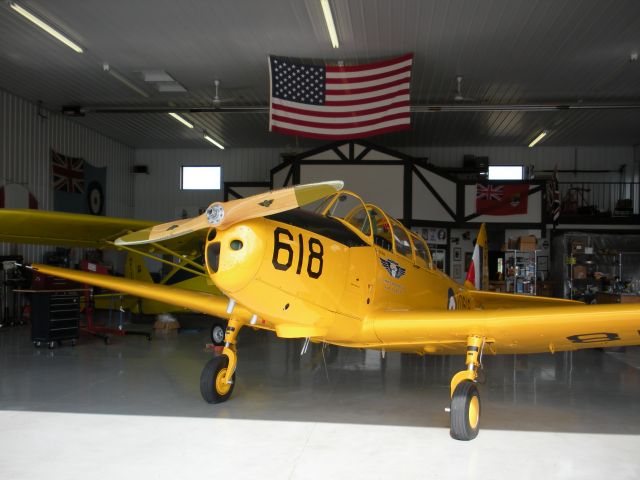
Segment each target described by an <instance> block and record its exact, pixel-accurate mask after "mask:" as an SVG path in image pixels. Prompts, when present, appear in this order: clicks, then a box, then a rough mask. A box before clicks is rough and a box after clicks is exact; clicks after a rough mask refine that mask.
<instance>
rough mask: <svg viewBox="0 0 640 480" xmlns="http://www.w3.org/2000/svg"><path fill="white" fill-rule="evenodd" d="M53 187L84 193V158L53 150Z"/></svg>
mask: <svg viewBox="0 0 640 480" xmlns="http://www.w3.org/2000/svg"><path fill="white" fill-rule="evenodd" d="M51 170H52V173H53V188H54V190H60V191H63V192H69V193H84V160H83V159H82V158H74V157H67V156H65V155H61V154H59V153H58V152H56V151H54V150H51Z"/></svg>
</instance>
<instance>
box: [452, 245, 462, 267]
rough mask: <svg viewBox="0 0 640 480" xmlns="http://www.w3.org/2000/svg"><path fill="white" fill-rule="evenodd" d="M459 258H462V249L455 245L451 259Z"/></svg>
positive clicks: (457, 259) (456, 260)
mask: <svg viewBox="0 0 640 480" xmlns="http://www.w3.org/2000/svg"><path fill="white" fill-rule="evenodd" d="M461 258H462V249H461V248H460V247H455V248H454V249H453V261H454V262H459V261H460V259H461ZM458 266H459V265H458Z"/></svg>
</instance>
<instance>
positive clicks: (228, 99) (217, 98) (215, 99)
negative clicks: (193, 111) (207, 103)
mask: <svg viewBox="0 0 640 480" xmlns="http://www.w3.org/2000/svg"><path fill="white" fill-rule="evenodd" d="M213 85H214V86H215V93H214V96H213V99H212V100H211V103H212V104H213V107H214V108H219V107H220V104H222V103H225V102H233V101H235V100H236V97H226V98H220V95H219V94H218V88H219V87H220V80H214V81H213Z"/></svg>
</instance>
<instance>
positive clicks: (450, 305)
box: [447, 288, 456, 310]
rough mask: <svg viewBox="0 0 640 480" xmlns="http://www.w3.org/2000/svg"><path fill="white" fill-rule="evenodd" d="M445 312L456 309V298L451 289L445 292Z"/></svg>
mask: <svg viewBox="0 0 640 480" xmlns="http://www.w3.org/2000/svg"><path fill="white" fill-rule="evenodd" d="M447 297H448V298H447V310H455V309H456V296H455V294H454V293H453V289H451V288H450V289H449V291H448V292H447Z"/></svg>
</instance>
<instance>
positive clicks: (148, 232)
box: [115, 180, 344, 245]
mask: <svg viewBox="0 0 640 480" xmlns="http://www.w3.org/2000/svg"><path fill="white" fill-rule="evenodd" d="M343 186H344V182H342V181H340V180H336V181H330V182H321V183H309V184H306V185H296V186H294V187H289V188H283V189H280V190H273V191H271V192H266V193H260V194H258V195H253V196H251V197H247V198H239V199H237V200H230V201H228V202H214V203H212V204H211V205H209V207H208V208H207V210H206V211H205V212H204V213H203V214H202V215H199V216H197V217H194V218H187V219H184V220H176V221H173V222H168V223H162V224H160V225H155V226H153V227H150V228H145V229H144V230H138V231H136V232H132V233H129V234H127V235H124V236H122V237H120V238H118V239H117V240H116V241H115V244H116V245H142V244H145V243H155V242H162V241H165V240H169V239H172V238H176V237H180V236H182V235H187V234H189V233H192V232H195V231H197V230H202V229H205V228H211V227H215V228H218V229H220V230H225V229H227V228H229V227H230V226H231V225H233V224H235V223H238V222H241V221H243V220H249V219H252V218H259V217H266V216H268V215H273V214H275V213H280V212H284V211H287V210H291V209H294V208H298V207H302V206H304V205H308V204H309V203H312V202H315V201H316V200H320V199H322V198H324V197H327V196H329V195H331V194H333V193H335V192H337V191H338V190H341V189H342V187H343Z"/></svg>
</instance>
